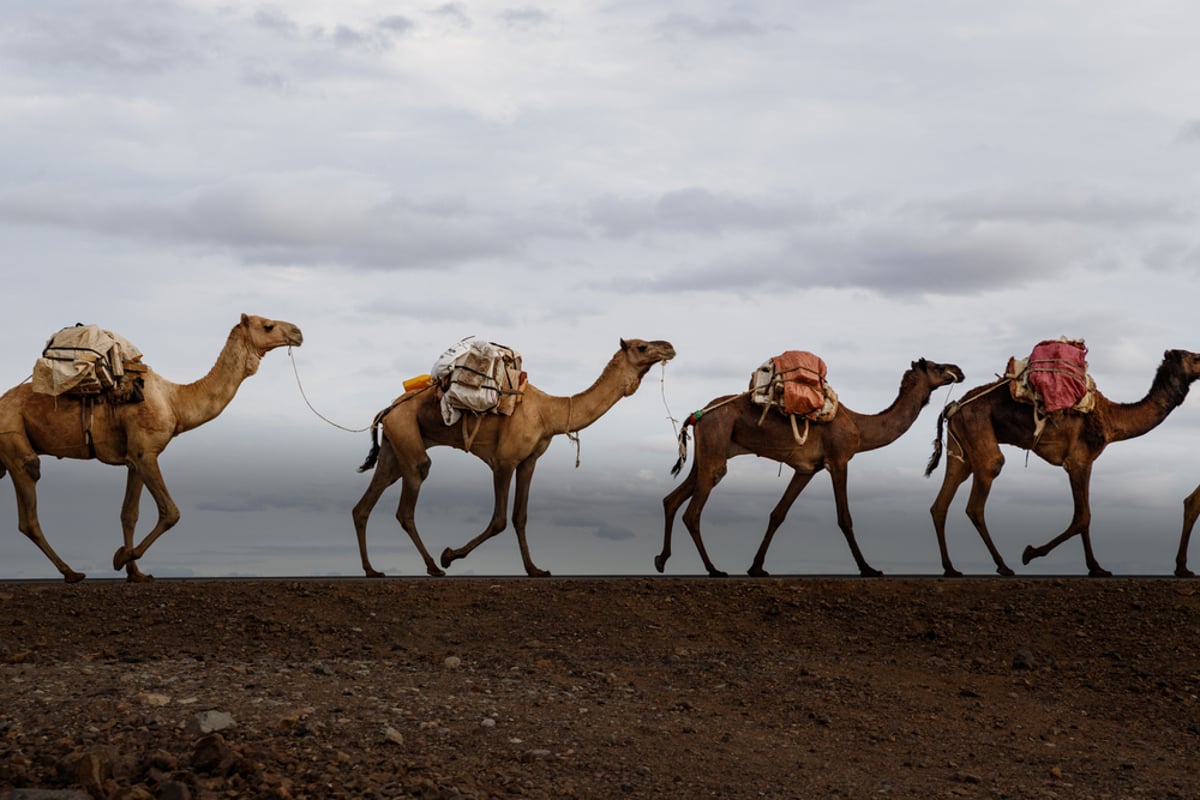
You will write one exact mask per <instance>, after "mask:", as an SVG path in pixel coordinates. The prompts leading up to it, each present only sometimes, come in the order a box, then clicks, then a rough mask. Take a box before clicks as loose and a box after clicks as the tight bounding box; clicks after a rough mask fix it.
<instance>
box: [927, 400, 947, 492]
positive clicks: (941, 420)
mask: <svg viewBox="0 0 1200 800" xmlns="http://www.w3.org/2000/svg"><path fill="white" fill-rule="evenodd" d="M945 422H946V411H945V409H943V410H942V413H940V414H938V421H937V436H936V437H935V438H934V440H933V454H932V455H930V456H929V463H928V464H926V465H925V477H926V478H928V477H929V476H930V475H932V474H933V471H934V470H935V469H937V465H938V463H939V462H940V461H941V460H942V426H943V425H944V424H945Z"/></svg>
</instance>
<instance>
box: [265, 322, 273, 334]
mask: <svg viewBox="0 0 1200 800" xmlns="http://www.w3.org/2000/svg"><path fill="white" fill-rule="evenodd" d="M263 330H264V331H266V332H267V333H270V332H271V331H273V330H275V326H274V325H272V324H270V323H267V324H266V325H263Z"/></svg>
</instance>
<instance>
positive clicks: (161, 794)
mask: <svg viewBox="0 0 1200 800" xmlns="http://www.w3.org/2000/svg"><path fill="white" fill-rule="evenodd" d="M158 800H192V790H191V789H189V788H188V785H187V784H186V783H184V782H183V781H166V782H164V783H163V784H162V786H160V787H158Z"/></svg>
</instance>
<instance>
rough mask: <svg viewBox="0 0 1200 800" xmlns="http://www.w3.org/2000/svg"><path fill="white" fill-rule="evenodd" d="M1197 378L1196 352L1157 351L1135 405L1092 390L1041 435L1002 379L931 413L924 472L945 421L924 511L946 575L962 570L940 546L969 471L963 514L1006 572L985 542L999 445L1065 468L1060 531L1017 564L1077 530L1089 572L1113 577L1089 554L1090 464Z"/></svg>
mask: <svg viewBox="0 0 1200 800" xmlns="http://www.w3.org/2000/svg"><path fill="white" fill-rule="evenodd" d="M1197 377H1200V355H1197V354H1195V353H1189V352H1188V351H1186V350H1168V351H1167V352H1166V353H1164V354H1163V361H1162V364H1160V365H1159V367H1158V371H1157V372H1156V373H1155V375H1154V382H1153V383H1152V384H1151V386H1150V391H1149V392H1148V393H1147V394H1146V396H1145V397H1144V398H1142V399H1141V400H1139V401H1137V402H1136V403H1114V402H1112V401H1111V400H1109V399H1108V398H1106V397H1104V395H1102V394H1101V393H1100V392H1099V391H1097V392H1096V403H1095V407H1094V408H1093V409H1092V411H1091V412H1089V413H1087V414H1080V413H1076V412H1072V411H1069V410H1068V411H1062V412H1055V413H1054V414H1051V415H1050V416H1049V417H1048V418H1047V420H1046V423H1045V427H1044V429H1043V431H1042V433H1041V436H1040V437H1038V436H1035V430H1034V419H1033V408H1032V406H1030V405H1028V404H1025V403H1018V402H1017V401H1016V400H1013V398H1012V395H1011V394H1010V392H1009V387H1008V385H1007V384H1008V379H1001V380H999V381H994V382H992V383H989V384H986V385H984V386H978V387H976V388H974V389H972V390H971V391H969V392H967V393H966V394H965V395H964V396H963V399H962V400H960V401H958V402H957V403H955V404H952V405H950V406H949V407H948V408H946V409H945V410H944V411H942V413H941V414H940V415H939V416H938V425H937V432H938V435H937V439H936V440H935V442H934V452H933V456H932V457H931V458H930V459H929V466H928V467H927V468H926V470H925V474H926V475H929V474H931V473H932V472H933V470H934V469H935V468H936V467H937V465H938V461H939V460H940V458H941V453H942V427H943V425H945V426H946V428H947V434H946V449H947V454H948V457H947V458H946V475H945V477H944V478H943V479H942V488H941V490H940V491H939V492H938V494H937V497H936V498H935V499H934V501H933V506H932V507H931V508H930V513H931V514H932V515H933V527H934V530H935V531H936V532H937V540H938V549H939V550H940V551H941V556H942V569H943V570H944V572H945V574H946V575H947V576H952V577H953V576H958V575H961V574H962V573H960V572H959V571H958V570H956V569H955V568H954V565H953V564H951V563H950V556H949V554H948V552H947V550H946V512H947V511H948V510H949V508H950V502H951V501H952V500H953V499H954V493H955V492H956V491H957V490H958V487H959V486H960V485H961V484H962V482H963V481H965V480H966V479H967V478H968V477H970V476H974V478H973V481H972V483H971V495H970V497H969V498H968V500H967V517H968V518H970V520H971V522H972V523H974V525H975V529H976V530H977V531H979V536H980V538H982V539H983V543H984V545H986V546H987V549H988V552H989V553H991V555H992V560H993V561H995V562H996V572H998V573H1000V574H1001V575H1012V574H1013V571H1012V570H1011V569H1009V568H1008V565H1007V564H1005V563H1004V559H1003V558H1001V557H1000V553H999V552H997V550H996V547H995V545H994V544H992V537H991V534H989V533H988V528H987V522H986V520H985V518H984V507H985V506H986V504H987V499H988V493H989V492H990V491H991V488H992V482H993V481H994V480H995V479H996V476H997V475H999V474H1000V470H1001V468H1002V467H1003V466H1004V456H1003V455H1002V454H1001V453H1000V445H1001V444H1012V445H1016V446H1017V447H1020V448H1022V449H1024V450H1032V451H1033V452H1034V453H1037V454H1038V455H1039V456H1041V457H1042V458H1043V459H1045V460H1046V461H1048V462H1050V463H1051V464H1054V465H1055V466H1060V467H1062V468H1063V469H1065V470H1066V471H1067V477H1068V478H1069V479H1070V482H1071V496H1072V498H1073V500H1074V505H1075V510H1074V513H1073V515H1072V517H1071V524H1070V525H1068V526H1067V529H1066V530H1065V531H1063V532H1062V533H1061V534H1059V535H1058V536H1056V537H1055V538H1053V539H1051V540H1050V541H1049V542H1047V543H1046V544H1044V545H1042V546H1041V547H1032V546H1028V547H1026V548H1025V551H1024V552H1023V553H1022V554H1021V563H1022V564H1028V563H1029V562H1030V561H1032V560H1033V559H1035V558H1040V557H1041V556H1044V555H1046V554H1047V553H1049V552H1050V551H1051V550H1053V549H1054V548H1055V547H1058V545H1060V544H1062V543H1063V542H1065V541H1066V540H1067V539H1070V538H1071V537H1072V536H1075V535H1078V536H1079V537H1080V538H1081V539H1082V541H1083V555H1084V559H1085V560H1086V562H1087V568H1088V575H1091V576H1093V577H1099V576H1106V575H1110V574H1112V573H1110V572H1109V571H1108V570H1106V569H1104V568H1102V567H1101V566H1100V564H1099V563H1097V561H1096V557H1095V555H1094V554H1093V553H1092V539H1091V535H1090V533H1089V526H1090V525H1091V519H1092V511H1091V506H1090V503H1089V500H1088V492H1089V487H1090V484H1091V478H1092V464H1093V463H1094V462H1095V460H1096V459H1097V458H1099V457H1100V454H1101V453H1102V452H1104V448H1105V447H1106V446H1108V444H1109V443H1111V442H1120V441H1123V440H1125V439H1132V438H1134V437H1136V436H1141V435H1142V434H1144V433H1147V432H1148V431H1151V430H1153V429H1154V428H1155V427H1156V426H1158V424H1159V423H1161V422H1162V421H1163V420H1164V419H1166V418H1167V415H1168V414H1170V413H1171V412H1172V411H1174V410H1175V409H1176V408H1177V407H1178V406H1179V405H1180V404H1181V403H1182V402H1183V400H1184V398H1185V397H1187V393H1188V388H1189V387H1190V386H1191V384H1192V381H1194V380H1196V378H1197Z"/></svg>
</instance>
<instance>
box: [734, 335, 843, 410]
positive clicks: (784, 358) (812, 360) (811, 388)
mask: <svg viewBox="0 0 1200 800" xmlns="http://www.w3.org/2000/svg"><path fill="white" fill-rule="evenodd" d="M825 372H826V369H825V362H824V361H823V360H822V359H821V358H820V357H819V356H817V355H814V354H813V353H810V352H808V351H807V350H788V351H785V352H783V353H780V354H779V355H777V356H775V357H774V358H769V359H767V360H766V361H764V362H763V364H762V366H760V367H759V368H758V369H756V370H755V371H754V374H753V375H751V376H750V397H751V399H752V400H753V401H754V402H755V403H756V404H758V405H760V406H771V407H774V408H777V409H778V410H779V411H780V412H781V413H783V414H794V415H796V416H800V417H804V418H806V419H812V420H814V421H817V422H827V421H828V420H830V419H832V418H833V416H834V414H835V413H836V412H837V394H836V393H835V392H834V391H833V388H832V387H830V386H829V384H828V383H826V382H825Z"/></svg>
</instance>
